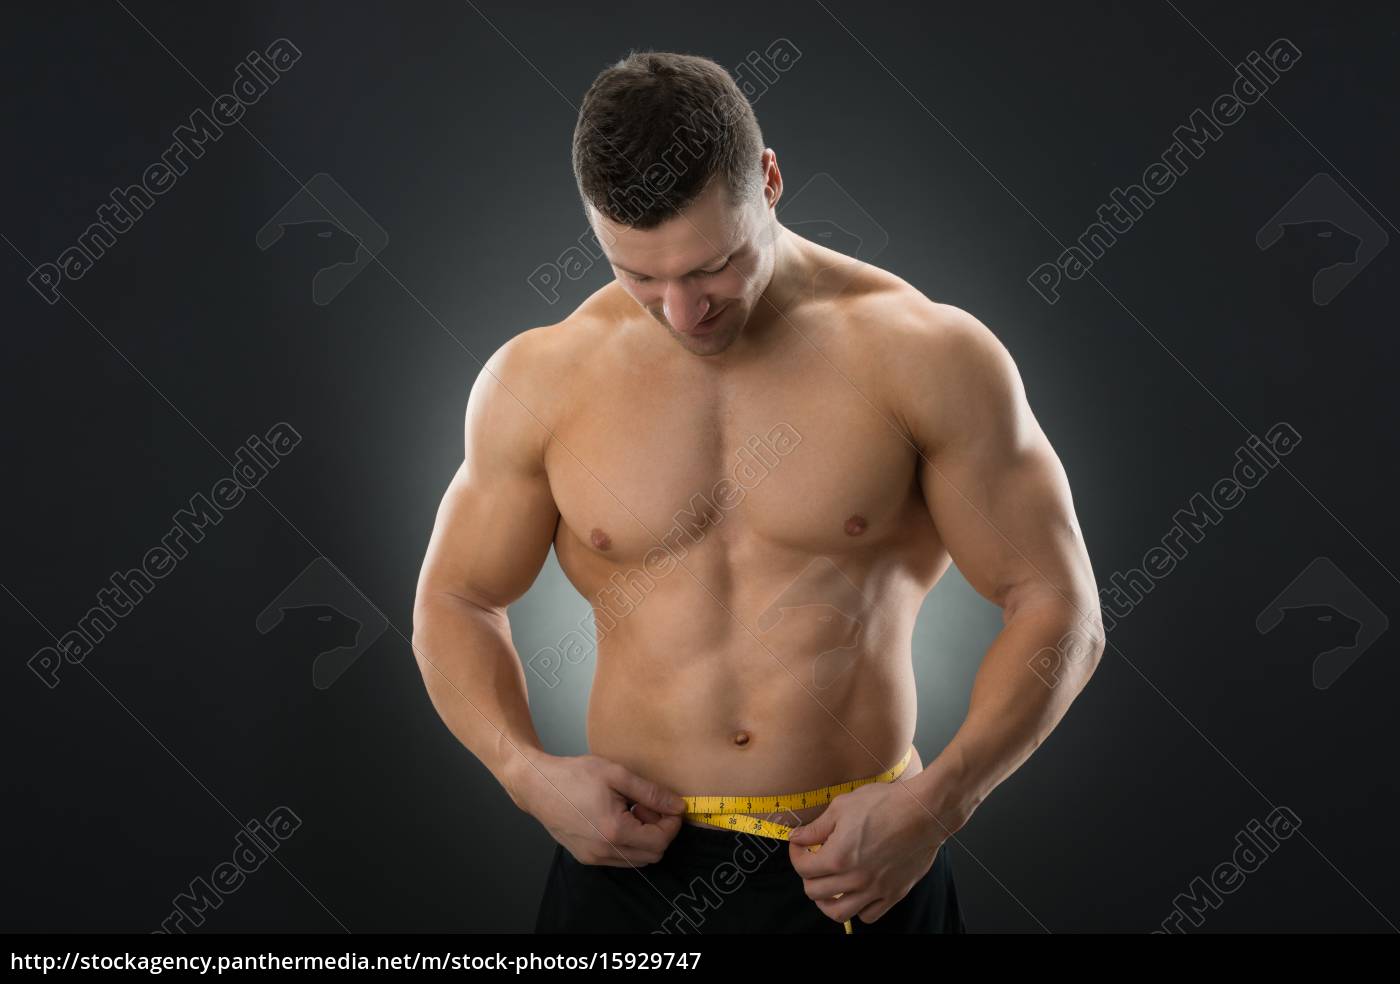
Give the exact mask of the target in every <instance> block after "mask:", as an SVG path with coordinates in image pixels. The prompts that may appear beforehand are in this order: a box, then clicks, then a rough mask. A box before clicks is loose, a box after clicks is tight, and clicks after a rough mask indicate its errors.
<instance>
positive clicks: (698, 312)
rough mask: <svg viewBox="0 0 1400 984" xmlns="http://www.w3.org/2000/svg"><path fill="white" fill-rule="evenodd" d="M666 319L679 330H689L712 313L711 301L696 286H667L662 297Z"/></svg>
mask: <svg viewBox="0 0 1400 984" xmlns="http://www.w3.org/2000/svg"><path fill="white" fill-rule="evenodd" d="M661 310H662V311H663V312H664V313H665V315H666V321H667V322H668V323H669V324H670V325H671V327H672V328H674V329H676V330H677V331H689V330H690V329H692V328H694V327H695V325H696V324H697V323H698V322H700V321H701V320H703V319H704V318H705V316H706V315H708V314H709V313H710V302H709V301H707V300H705V297H704V295H703V294H701V293H700V292H699V291H697V290H695V289H694V288H689V287H686V286H685V285H683V284H677V285H676V286H674V287H667V288H666V293H665V294H664V295H663V297H662V299H661Z"/></svg>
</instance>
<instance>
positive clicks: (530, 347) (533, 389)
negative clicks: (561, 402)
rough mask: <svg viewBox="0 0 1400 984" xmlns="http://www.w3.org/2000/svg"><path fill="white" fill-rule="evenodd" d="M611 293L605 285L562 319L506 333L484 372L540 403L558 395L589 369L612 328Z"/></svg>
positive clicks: (552, 399) (614, 319) (506, 386)
mask: <svg viewBox="0 0 1400 984" xmlns="http://www.w3.org/2000/svg"><path fill="white" fill-rule="evenodd" d="M612 303H613V299H612V298H611V297H610V296H609V295H608V293H607V289H606V288H603V289H602V290H599V291H598V292H596V293H595V294H593V295H592V296H591V297H590V298H588V299H587V300H585V301H584V302H583V303H582V304H580V305H579V306H578V307H577V308H575V309H574V310H573V311H571V312H569V314H567V315H566V316H565V317H564V318H563V319H562V320H560V321H557V322H554V323H553V324H546V325H539V326H536V327H532V328H527V329H525V330H523V331H520V332H519V333H517V334H515V335H512V336H511V337H510V338H508V339H506V340H505V341H504V342H503V343H501V344H500V346H499V347H497V349H496V350H495V351H494V352H493V353H492V354H491V356H490V358H488V359H487V360H486V362H485V363H484V365H483V366H482V372H481V376H482V377H487V378H488V379H489V381H490V382H492V383H493V384H496V385H499V386H501V387H504V388H506V389H510V390H511V391H512V392H516V391H518V393H517V395H520V394H528V395H530V396H531V397H533V398H534V399H535V400H537V401H539V402H540V403H542V404H548V403H550V402H552V401H554V400H557V399H558V398H559V397H560V396H561V395H563V394H565V393H566V392H567V391H568V390H569V389H570V388H571V383H570V381H571V380H577V379H578V378H579V377H580V375H581V374H585V373H587V371H588V367H589V365H590V364H591V363H592V362H594V361H596V359H597V357H598V354H599V353H600V352H601V351H603V349H604V348H605V347H606V343H607V342H608V340H609V338H611V337H612V336H613V335H615V334H616V327H617V320H616V316H615V312H613V311H611V310H610V308H611V305H612Z"/></svg>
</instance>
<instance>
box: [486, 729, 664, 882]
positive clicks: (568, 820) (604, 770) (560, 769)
mask: <svg viewBox="0 0 1400 984" xmlns="http://www.w3.org/2000/svg"><path fill="white" fill-rule="evenodd" d="M518 776H519V779H518V781H517V782H516V783H514V784H513V785H515V787H516V790H517V792H515V793H514V794H513V798H514V799H515V801H516V803H517V804H519V806H520V808H521V809H523V810H525V812H527V813H529V814H530V815H531V816H533V817H534V818H535V819H536V820H538V821H539V822H540V823H542V824H544V827H545V829H546V830H548V831H549V834H550V836H551V837H553V838H554V839H555V840H556V841H558V842H559V843H560V844H561V845H563V847H564V849H565V850H567V851H568V852H569V853H570V854H572V855H573V856H574V858H575V859H576V860H577V861H578V862H579V863H580V864H593V865H606V866H609V867H614V868H626V867H634V866H638V867H639V866H641V865H646V864H654V863H655V862H657V861H660V860H661V856H662V854H663V853H665V850H666V847H667V845H669V844H670V843H671V840H672V839H673V838H674V837H675V836H676V834H677V833H679V832H680V829H681V823H682V820H681V815H682V814H683V813H685V800H683V799H681V797H680V796H678V795H676V794H675V793H673V792H671V791H670V790H669V789H664V788H662V787H661V786H658V785H657V784H656V783H654V782H652V781H650V780H648V779H643V778H642V777H641V776H638V775H636V774H635V773H633V772H630V771H628V770H627V769H626V768H624V767H623V766H621V765H619V764H618V763H616V762H613V761H611V760H609V759H605V758H602V757H600V756H597V755H578V756H559V755H532V756H530V758H529V759H528V760H527V761H526V762H525V763H523V764H522V765H521V766H520V771H519V772H518ZM634 804H635V805H636V814H635V815H634V813H633V812H632V807H633V805H634Z"/></svg>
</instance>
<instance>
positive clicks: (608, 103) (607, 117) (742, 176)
mask: <svg viewBox="0 0 1400 984" xmlns="http://www.w3.org/2000/svg"><path fill="white" fill-rule="evenodd" d="M762 156H763V133H762V131H761V130H760V129H759V127H758V120H757V118H755V116H754V113H753V107H752V106H750V105H749V101H748V99H746V98H745V97H744V94H743V93H742V92H741V91H739V87H738V85H736V84H735V82H734V79H733V78H732V77H731V76H730V74H729V73H728V72H727V71H725V69H724V67H723V66H722V65H720V64H718V63H717V62H714V61H711V60H710V59H708V58H702V57H700V56H698V55H680V54H674V53H672V52H667V51H643V52H633V53H631V54H629V55H628V56H627V57H626V58H624V59H622V60H621V61H619V62H618V63H617V64H615V65H612V66H611V67H609V68H606V69H604V70H603V71H602V72H601V73H599V75H598V77H597V78H596V79H594V80H593V84H592V85H591V86H589V87H588V91H587V92H586V93H585V94H584V97H583V104H582V106H580V108H579V114H578V123H577V125H576V126H575V127H574V140H573V164H574V178H575V179H576V180H577V181H578V188H579V194H580V195H582V196H583V199H584V201H586V202H588V203H590V204H592V205H593V207H594V208H596V209H597V210H598V211H599V212H601V213H602V214H603V215H605V216H607V217H608V218H609V219H611V220H612V221H614V222H618V223H621V224H623V225H628V226H632V227H634V228H637V229H650V228H653V227H655V226H658V225H660V224H661V223H662V222H664V221H665V220H666V219H668V218H670V217H672V216H674V215H676V214H678V213H679V212H680V211H681V210H682V209H684V208H685V207H686V206H688V205H690V203H691V202H693V201H695V199H696V198H698V197H699V196H700V195H701V193H702V192H704V191H705V189H706V188H707V187H708V186H709V184H710V181H711V179H713V178H714V177H716V176H717V175H718V176H722V177H723V179H724V180H725V182H726V183H727V184H728V187H729V192H730V200H731V202H733V203H735V204H742V203H745V202H747V201H749V200H751V198H752V197H753V196H754V195H755V194H756V193H757V192H758V191H759V190H760V189H761V188H762V182H761V181H760V180H759V179H760V178H761V176H762V175H761V172H760V170H759V162H760V160H761V158H762Z"/></svg>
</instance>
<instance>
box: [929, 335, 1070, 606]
mask: <svg viewBox="0 0 1400 984" xmlns="http://www.w3.org/2000/svg"><path fill="white" fill-rule="evenodd" d="M968 318H969V320H971V319H970V316H968ZM963 332H964V337H963V338H962V340H961V343H960V344H958V345H955V346H954V347H953V349H954V352H955V353H956V357H955V358H953V359H951V360H949V361H950V362H951V363H952V364H953V366H954V367H955V369H956V371H954V372H950V373H947V375H948V376H949V377H950V384H949V385H948V386H946V387H944V388H943V389H942V390H941V391H940V392H941V393H942V394H943V395H944V397H945V399H944V400H943V401H942V403H941V405H938V406H930V405H927V404H926V405H925V408H926V410H927V411H928V413H929V415H930V416H931V417H934V418H936V419H926V420H924V421H923V424H924V427H925V431H926V432H927V433H931V434H934V435H935V437H934V439H932V440H930V441H928V442H927V443H928V445H929V447H928V449H927V450H926V451H925V455H924V458H923V459H922V460H921V462H920V477H921V480H922V487H923V491H924V498H925V501H926V503H927V505H928V509H929V513H930V515H931V517H932V519H933V522H934V525H935V527H936V528H937V529H938V532H939V535H940V537H941V538H942V540H943V543H944V545H945V546H946V547H947V549H948V552H949V555H950V556H951V557H952V560H953V562H954V563H955V564H956V565H957V567H958V570H959V571H960V572H962V574H963V576H964V577H965V578H967V581H968V583H969V584H971V585H972V587H973V588H974V589H975V590H976V591H977V592H978V593H979V594H981V595H982V596H983V597H985V598H987V599H988V600H990V601H993V602H994V603H996V604H998V605H1003V606H1006V605H1008V604H1009V603H1012V602H1016V601H1023V600H1025V599H1027V598H1029V597H1034V596H1045V597H1053V596H1058V597H1059V598H1060V599H1061V600H1064V601H1070V602H1072V603H1076V602H1077V599H1083V598H1084V597H1085V592H1086V591H1087V592H1088V597H1093V576H1092V572H1091V570H1090V568H1089V564H1088V558H1087V554H1086V552H1085V550H1084V544H1083V539H1082V536H1081V533H1080V530H1079V524H1078V520H1077V519H1076V517H1075V515H1074V506H1073V501H1072V499H1071V495H1070V488H1069V481H1068V479H1067V477H1066V475H1065V471H1064V468H1063V466H1062V465H1061V463H1060V460H1059V457H1058V456H1057V455H1056V454H1055V451H1054V449H1053V448H1052V447H1051V445H1050V441H1049V439H1048V438H1047V437H1046V436H1045V433H1044V431H1042V430H1041V428H1040V425H1039V424H1038V423H1037V421H1036V419H1035V417H1034V415H1033V414H1032V412H1031V408H1030V406H1029V404H1028V402H1027V399H1026V394H1025V390H1024V388H1023V386H1022V384H1021V379H1020V376H1019V374H1018V372H1017V370H1016V366H1015V364H1014V363H1013V362H1012V360H1011V356H1010V355H1009V354H1008V353H1007V352H1006V350H1005V348H1003V347H1002V346H1001V344H1000V342H998V341H996V339H995V338H993V337H992V336H991V334H990V332H989V331H987V329H986V328H985V327H983V326H981V325H980V323H976V322H973V325H972V327H968V328H964V329H963ZM952 377H956V381H955V382H954V381H951V380H952Z"/></svg>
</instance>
